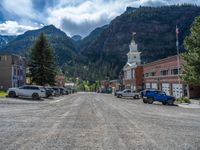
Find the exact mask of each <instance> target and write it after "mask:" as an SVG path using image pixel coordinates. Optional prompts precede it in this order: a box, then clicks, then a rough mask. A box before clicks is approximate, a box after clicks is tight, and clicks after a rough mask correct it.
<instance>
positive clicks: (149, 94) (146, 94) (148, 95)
mask: <svg viewBox="0 0 200 150" xmlns="http://www.w3.org/2000/svg"><path fill="white" fill-rule="evenodd" d="M142 93H143V102H144V103H149V104H152V103H153V102H154V101H158V102H162V104H163V105H166V104H168V105H173V103H174V101H175V97H173V96H170V95H167V94H166V93H165V92H164V91H160V90H154V89H148V90H144V91H143V92H142Z"/></svg>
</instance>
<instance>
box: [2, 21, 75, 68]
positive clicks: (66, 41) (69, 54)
mask: <svg viewBox="0 0 200 150" xmlns="http://www.w3.org/2000/svg"><path fill="white" fill-rule="evenodd" d="M41 32H43V33H44V34H45V35H46V36H47V38H48V40H49V42H50V44H51V46H52V47H53V49H54V50H55V54H56V57H57V60H58V63H59V64H60V65H61V64H64V63H65V62H67V61H71V60H73V59H75V57H76V53H77V52H76V49H75V45H74V42H73V41H72V39H71V38H69V37H68V36H67V35H66V34H65V33H64V32H63V31H61V30H60V29H57V28H56V27H55V26H53V25H49V26H45V27H43V28H41V29H39V30H32V31H27V32H25V33H24V34H22V35H19V36H17V37H16V38H15V39H14V40H13V41H11V42H9V43H8V44H7V45H6V46H5V47H2V48H1V49H0V51H1V52H5V51H6V52H14V53H19V54H22V55H25V53H27V50H28V49H30V47H31V46H32V44H33V43H34V42H35V40H36V39H37V37H38V35H39V34H40V33H41Z"/></svg>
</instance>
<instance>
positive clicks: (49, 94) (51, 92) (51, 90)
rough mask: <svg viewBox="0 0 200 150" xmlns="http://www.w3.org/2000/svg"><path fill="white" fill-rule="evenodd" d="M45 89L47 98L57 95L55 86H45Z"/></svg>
mask: <svg viewBox="0 0 200 150" xmlns="http://www.w3.org/2000/svg"><path fill="white" fill-rule="evenodd" d="M45 90H46V97H47V98H48V97H50V96H54V95H55V91H54V90H53V88H51V87H45Z"/></svg>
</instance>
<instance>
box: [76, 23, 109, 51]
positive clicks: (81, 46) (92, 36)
mask: <svg viewBox="0 0 200 150" xmlns="http://www.w3.org/2000/svg"><path fill="white" fill-rule="evenodd" d="M107 28H108V25H104V26H102V27H98V28H96V29H95V30H93V31H92V32H91V33H90V34H89V35H88V36H86V37H85V38H84V39H82V40H81V41H80V44H79V49H80V50H81V51H85V48H86V47H88V46H89V45H91V44H92V43H93V42H94V41H96V40H97V39H98V38H99V36H100V35H101V33H102V32H103V31H104V30H106V29H107Z"/></svg>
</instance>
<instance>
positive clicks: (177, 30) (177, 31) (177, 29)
mask: <svg viewBox="0 0 200 150" xmlns="http://www.w3.org/2000/svg"><path fill="white" fill-rule="evenodd" d="M176 34H179V28H178V27H177V26H176Z"/></svg>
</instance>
